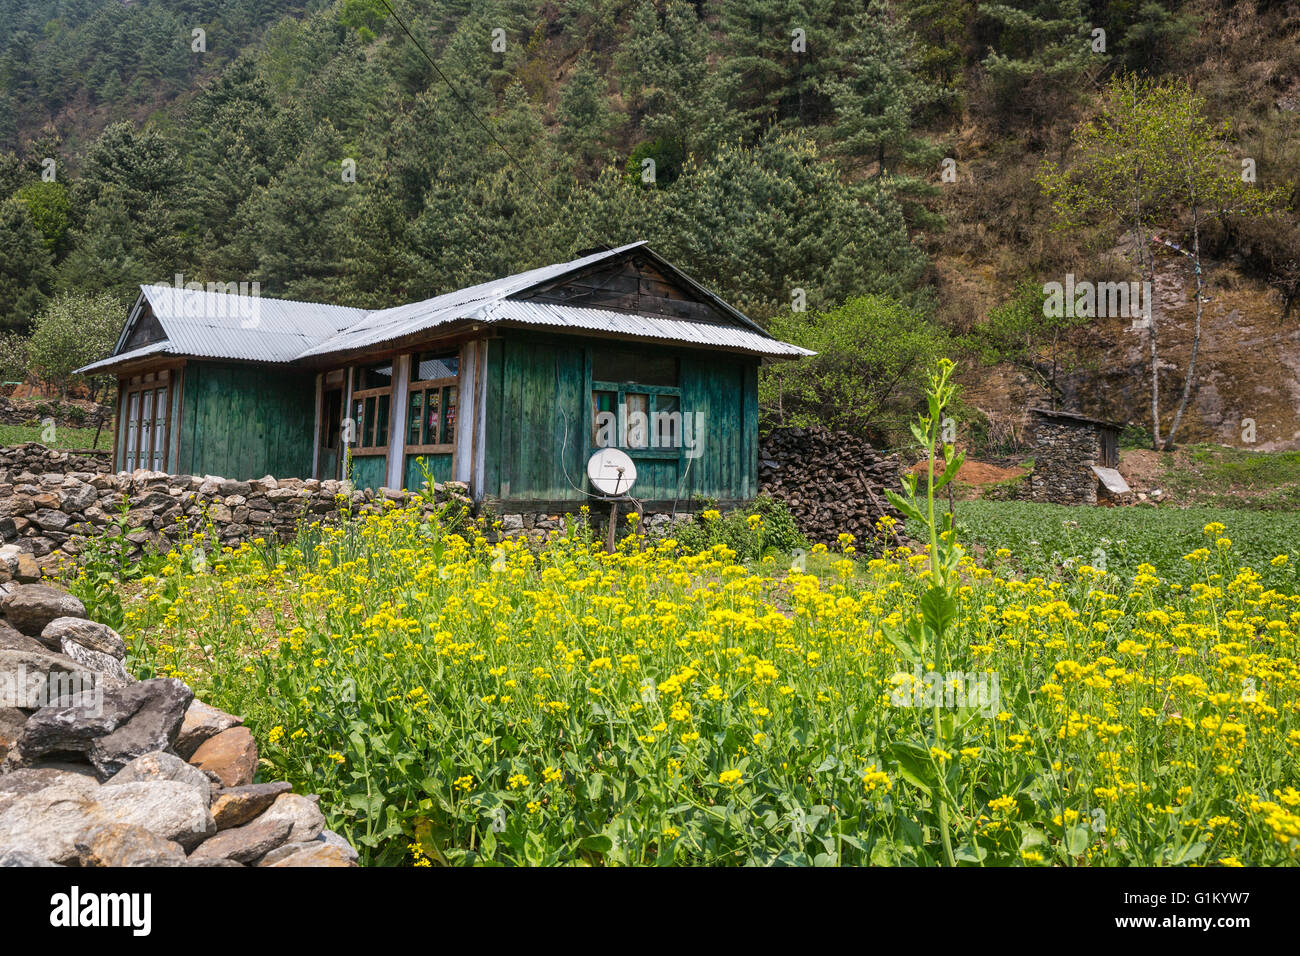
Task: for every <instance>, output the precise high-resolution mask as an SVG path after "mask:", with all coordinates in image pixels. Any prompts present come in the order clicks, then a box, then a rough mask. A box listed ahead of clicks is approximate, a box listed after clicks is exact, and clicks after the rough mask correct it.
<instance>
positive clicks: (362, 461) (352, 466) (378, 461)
mask: <svg viewBox="0 0 1300 956" xmlns="http://www.w3.org/2000/svg"><path fill="white" fill-rule="evenodd" d="M347 467H348V474H347V477H348V478H351V479H352V484H353V487H356V488H385V487H387V486H388V456H387V455H355V456H353V457H352V458H351V459H349V462H348V466H347Z"/></svg>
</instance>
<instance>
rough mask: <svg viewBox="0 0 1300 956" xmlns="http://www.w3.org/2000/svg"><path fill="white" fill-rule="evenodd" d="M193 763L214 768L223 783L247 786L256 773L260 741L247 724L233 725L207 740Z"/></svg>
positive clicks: (232, 785)
mask: <svg viewBox="0 0 1300 956" xmlns="http://www.w3.org/2000/svg"><path fill="white" fill-rule="evenodd" d="M190 763H192V764H194V766H196V767H198V768H200V769H201V770H211V771H212V772H213V773H215V774H216V775H217V776H218V777H220V778H221V785H222V786H223V787H243V786H247V785H248V784H250V783H252V782H253V777H254V775H255V774H256V773H257V741H255V740H254V739H253V735H252V734H251V733H250V732H249V730H248V728H247V727H231V728H230V729H229V730H223V731H222V732H221V733H219V734H217V735H216V736H215V737H212V738H210V739H209V740H207V741H205V742H204V743H203V745H202V746H200V747H199V749H198V750H196V751H194V754H193V756H191V757H190Z"/></svg>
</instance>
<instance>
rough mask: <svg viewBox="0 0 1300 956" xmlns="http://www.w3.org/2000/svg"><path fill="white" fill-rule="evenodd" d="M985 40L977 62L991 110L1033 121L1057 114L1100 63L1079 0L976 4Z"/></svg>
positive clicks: (1103, 55)
mask: <svg viewBox="0 0 1300 956" xmlns="http://www.w3.org/2000/svg"><path fill="white" fill-rule="evenodd" d="M979 21H980V26H981V28H982V30H983V31H984V35H985V36H987V38H988V51H989V52H988V55H987V56H986V57H985V58H984V59H983V60H982V61H981V64H982V66H983V67H984V72H985V74H986V75H987V78H988V88H989V93H990V95H991V98H992V101H993V104H994V106H995V108H996V109H997V110H998V111H999V113H1001V114H1002V115H1004V116H1007V117H1011V118H1017V119H1024V118H1028V119H1030V120H1033V121H1043V120H1046V119H1047V118H1048V117H1049V116H1050V115H1052V114H1054V113H1058V112H1059V111H1060V110H1061V109H1062V106H1063V104H1064V103H1065V102H1068V101H1069V100H1072V99H1073V98H1074V96H1075V95H1076V93H1077V90H1078V86H1079V80H1080V78H1081V77H1083V76H1084V75H1085V74H1087V73H1089V72H1090V71H1095V70H1099V69H1100V68H1101V66H1102V65H1103V64H1104V63H1105V54H1104V53H1100V52H1098V53H1094V52H1093V51H1092V42H1093V41H1092V29H1091V27H1090V25H1089V24H1088V22H1087V19H1086V18H1085V15H1084V6H1083V0H1008V2H1002V3H981V4H980V5H979Z"/></svg>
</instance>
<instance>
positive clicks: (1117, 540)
mask: <svg viewBox="0 0 1300 956" xmlns="http://www.w3.org/2000/svg"><path fill="white" fill-rule="evenodd" d="M956 510H957V528H958V538H959V539H960V540H962V541H965V542H967V543H969V544H971V545H975V546H978V547H979V548H982V549H986V550H992V549H997V548H1006V549H1009V550H1010V551H1011V553H1012V558H1011V560H1012V561H1013V562H1014V563H1015V564H1016V565H1017V566H1018V567H1019V568H1021V569H1022V570H1023V571H1025V572H1030V573H1034V574H1041V575H1044V576H1047V577H1056V576H1057V575H1059V574H1061V573H1062V572H1066V571H1068V570H1069V569H1070V568H1071V567H1075V568H1077V567H1078V566H1079V565H1081V564H1091V565H1094V566H1104V567H1105V568H1106V569H1107V570H1110V571H1113V572H1116V573H1119V574H1121V575H1129V576H1131V575H1133V574H1135V573H1136V572H1137V567H1138V565H1139V564H1141V563H1144V562H1145V563H1148V564H1151V565H1153V566H1154V567H1155V568H1156V572H1157V573H1158V574H1160V575H1161V576H1162V577H1167V578H1170V579H1173V580H1183V579H1185V578H1187V577H1188V576H1189V575H1190V574H1191V573H1192V569H1191V568H1190V566H1189V563H1188V562H1187V561H1185V560H1184V559H1183V556H1184V555H1186V554H1189V553H1191V552H1192V551H1194V550H1195V549H1196V548H1198V547H1200V546H1201V544H1202V543H1203V537H1204V536H1203V534H1202V529H1203V528H1204V527H1205V526H1206V525H1207V524H1210V523H1211V522H1219V523H1221V524H1223V525H1225V526H1226V527H1227V528H1228V531H1227V534H1228V536H1229V537H1230V538H1231V539H1232V546H1233V552H1234V553H1235V554H1237V555H1239V556H1240V558H1241V560H1242V561H1243V562H1244V563H1247V564H1252V565H1255V566H1258V565H1261V564H1267V563H1268V561H1269V560H1271V559H1272V558H1274V557H1276V556H1277V555H1279V554H1286V553H1288V552H1290V551H1291V550H1293V549H1294V548H1295V547H1296V542H1297V541H1300V512H1291V513H1285V512H1260V511H1246V510H1242V509H1239V508H1213V507H1200V506H1198V507H1190V508H1171V507H1148V506H1138V507H1131V508H1100V507H1096V508H1094V507H1072V506H1065V505H1052V504H1039V503H1037V502H1027V501H969V502H959V503H958V505H957V509H956ZM909 531H910V532H911V533H912V534H913V535H914V536H915V535H916V534H917V532H916V530H915V529H912V528H911V527H910V526H909Z"/></svg>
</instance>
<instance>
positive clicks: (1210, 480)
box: [1160, 445, 1300, 510]
mask: <svg viewBox="0 0 1300 956" xmlns="http://www.w3.org/2000/svg"><path fill="white" fill-rule="evenodd" d="M1164 457H1165V461H1166V462H1167V465H1166V467H1165V469H1164V472H1163V473H1162V475H1161V478H1160V480H1161V481H1162V482H1163V484H1164V486H1165V488H1166V490H1168V491H1169V492H1171V493H1172V494H1174V495H1175V496H1177V498H1178V499H1179V500H1180V501H1188V502H1195V503H1197V504H1205V505H1212V506H1216V507H1223V508H1251V509H1261V510H1291V509H1295V508H1297V507H1300V452H1296V451H1284V452H1257V451H1246V450H1244V449H1241V448H1230V447H1227V446H1225V445H1191V446H1187V447H1186V448H1185V449H1183V450H1182V451H1181V454H1176V455H1172V456H1171V455H1166V456H1164Z"/></svg>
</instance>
